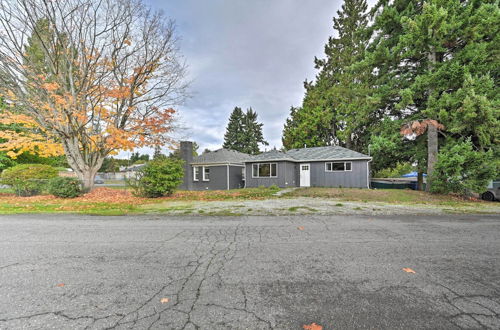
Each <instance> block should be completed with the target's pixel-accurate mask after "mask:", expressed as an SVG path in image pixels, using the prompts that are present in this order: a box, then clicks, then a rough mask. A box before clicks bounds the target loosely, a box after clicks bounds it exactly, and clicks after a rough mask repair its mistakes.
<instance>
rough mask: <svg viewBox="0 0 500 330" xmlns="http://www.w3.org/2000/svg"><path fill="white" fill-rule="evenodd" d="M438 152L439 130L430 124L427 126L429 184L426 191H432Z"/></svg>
mask: <svg viewBox="0 0 500 330" xmlns="http://www.w3.org/2000/svg"><path fill="white" fill-rule="evenodd" d="M437 154H438V131H437V127H436V126H434V125H432V124H429V125H428V126H427V186H426V189H425V190H426V191H430V189H431V185H432V172H434V165H435V164H436V161H437Z"/></svg>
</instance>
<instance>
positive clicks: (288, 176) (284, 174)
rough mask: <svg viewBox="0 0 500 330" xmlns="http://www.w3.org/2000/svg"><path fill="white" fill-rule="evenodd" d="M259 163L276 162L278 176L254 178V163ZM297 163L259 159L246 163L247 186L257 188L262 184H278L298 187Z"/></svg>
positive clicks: (279, 185)
mask: <svg viewBox="0 0 500 330" xmlns="http://www.w3.org/2000/svg"><path fill="white" fill-rule="evenodd" d="M258 163H276V164H278V173H277V174H278V177H277V178H252V164H258ZM297 169H298V166H297V164H295V163H293V162H287V161H277V162H268V161H259V162H253V163H246V167H245V171H246V173H245V174H246V181H247V182H246V187H247V188H257V187H260V186H264V187H269V186H272V185H276V186H278V187H281V188H285V187H296V186H297V184H298V181H297Z"/></svg>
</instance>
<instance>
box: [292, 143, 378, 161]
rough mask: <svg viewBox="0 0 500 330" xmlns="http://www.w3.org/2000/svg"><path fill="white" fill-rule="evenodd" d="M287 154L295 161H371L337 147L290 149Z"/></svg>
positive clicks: (359, 154)
mask: <svg viewBox="0 0 500 330" xmlns="http://www.w3.org/2000/svg"><path fill="white" fill-rule="evenodd" d="M287 154H289V155H290V156H292V158H294V159H296V160H330V159H332V160H336V159H371V157H370V156H368V155H365V154H362V153H360V152H357V151H354V150H350V149H347V148H343V147H339V146H328V147H315V148H302V149H291V150H288V151H287Z"/></svg>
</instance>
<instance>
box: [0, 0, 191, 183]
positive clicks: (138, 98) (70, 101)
mask: <svg viewBox="0 0 500 330" xmlns="http://www.w3.org/2000/svg"><path fill="white" fill-rule="evenodd" d="M0 25H1V26H2V28H3V29H4V30H5V31H2V32H0V93H1V94H0V95H3V96H4V98H5V99H6V100H8V101H9V103H10V104H13V109H12V110H13V111H14V110H15V112H16V113H18V114H21V115H23V116H24V119H26V123H27V122H28V121H31V124H33V125H35V126H37V127H38V132H40V133H43V134H42V135H43V136H45V137H46V138H48V139H52V140H53V141H55V142H57V143H59V144H60V145H61V146H62V148H63V150H64V153H65V155H66V157H67V160H68V163H69V165H70V166H71V167H72V168H73V170H74V171H75V172H76V174H77V175H78V177H79V178H80V179H81V180H82V181H83V183H84V186H85V187H86V188H87V189H91V188H92V187H93V182H94V177H95V174H96V173H97V170H98V169H99V168H100V167H101V164H102V162H103V160H104V158H105V157H106V156H107V155H109V154H113V153H115V152H117V151H118V150H131V149H133V148H136V147H143V146H156V145H163V144H167V143H170V142H171V140H170V138H169V135H170V132H171V131H172V129H173V121H174V113H175V111H174V110H173V109H172V107H174V106H175V105H178V104H179V103H180V102H181V101H182V100H183V99H184V96H185V89H186V87H187V86H186V83H185V81H184V76H185V65H184V63H183V62H182V61H181V56H180V55H179V53H178V48H177V40H176V38H175V35H174V25H173V23H172V21H170V20H168V19H166V18H165V17H164V16H163V15H162V14H161V13H156V12H153V11H151V10H150V9H148V8H147V6H145V4H144V3H142V2H141V1H140V0H65V1H49V0H12V1H1V2H0ZM35 131H36V130H35ZM42 135H39V136H38V137H41V136H42ZM6 138H7V140H8V141H12V143H11V147H12V149H16V147H17V148H18V147H19V145H18V143H19V142H16V141H19V139H17V140H16V138H11V139H8V137H6ZM4 147H5V146H4Z"/></svg>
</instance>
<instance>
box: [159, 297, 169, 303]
mask: <svg viewBox="0 0 500 330" xmlns="http://www.w3.org/2000/svg"><path fill="white" fill-rule="evenodd" d="M169 301H170V299H168V298H161V299H160V302H161V303H162V304H166V303H168V302H169Z"/></svg>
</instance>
